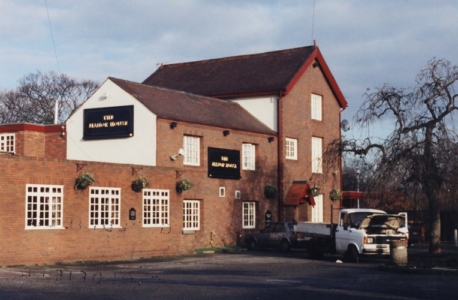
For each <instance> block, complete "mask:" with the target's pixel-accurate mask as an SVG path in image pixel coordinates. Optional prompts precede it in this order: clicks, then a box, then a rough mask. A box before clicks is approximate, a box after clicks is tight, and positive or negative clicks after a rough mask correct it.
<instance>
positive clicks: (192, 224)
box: [183, 200, 200, 230]
mask: <svg viewBox="0 0 458 300" xmlns="http://www.w3.org/2000/svg"><path fill="white" fill-rule="evenodd" d="M183 229H185V230H199V229H200V201H198V200H184V201H183Z"/></svg>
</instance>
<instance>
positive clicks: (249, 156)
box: [242, 144, 256, 170]
mask: <svg viewBox="0 0 458 300" xmlns="http://www.w3.org/2000/svg"><path fill="white" fill-rule="evenodd" d="M242 169H243V170H255V169H256V146H255V145H253V144H243V145H242Z"/></svg>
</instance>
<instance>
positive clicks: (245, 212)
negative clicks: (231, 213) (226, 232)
mask: <svg viewBox="0 0 458 300" xmlns="http://www.w3.org/2000/svg"><path fill="white" fill-rule="evenodd" d="M242 228H243V229H253V228H256V202H243V203H242Z"/></svg>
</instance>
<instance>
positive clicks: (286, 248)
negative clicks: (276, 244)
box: [280, 241, 291, 252]
mask: <svg viewBox="0 0 458 300" xmlns="http://www.w3.org/2000/svg"><path fill="white" fill-rule="evenodd" d="M280 250H281V252H289V251H290V250H291V246H290V245H289V243H288V241H282V242H281V244H280Z"/></svg>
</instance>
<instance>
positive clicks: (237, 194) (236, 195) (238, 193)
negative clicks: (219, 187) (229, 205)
mask: <svg viewBox="0 0 458 300" xmlns="http://www.w3.org/2000/svg"><path fill="white" fill-rule="evenodd" d="M241 198H242V192H241V191H239V190H236V191H235V199H241Z"/></svg>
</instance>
